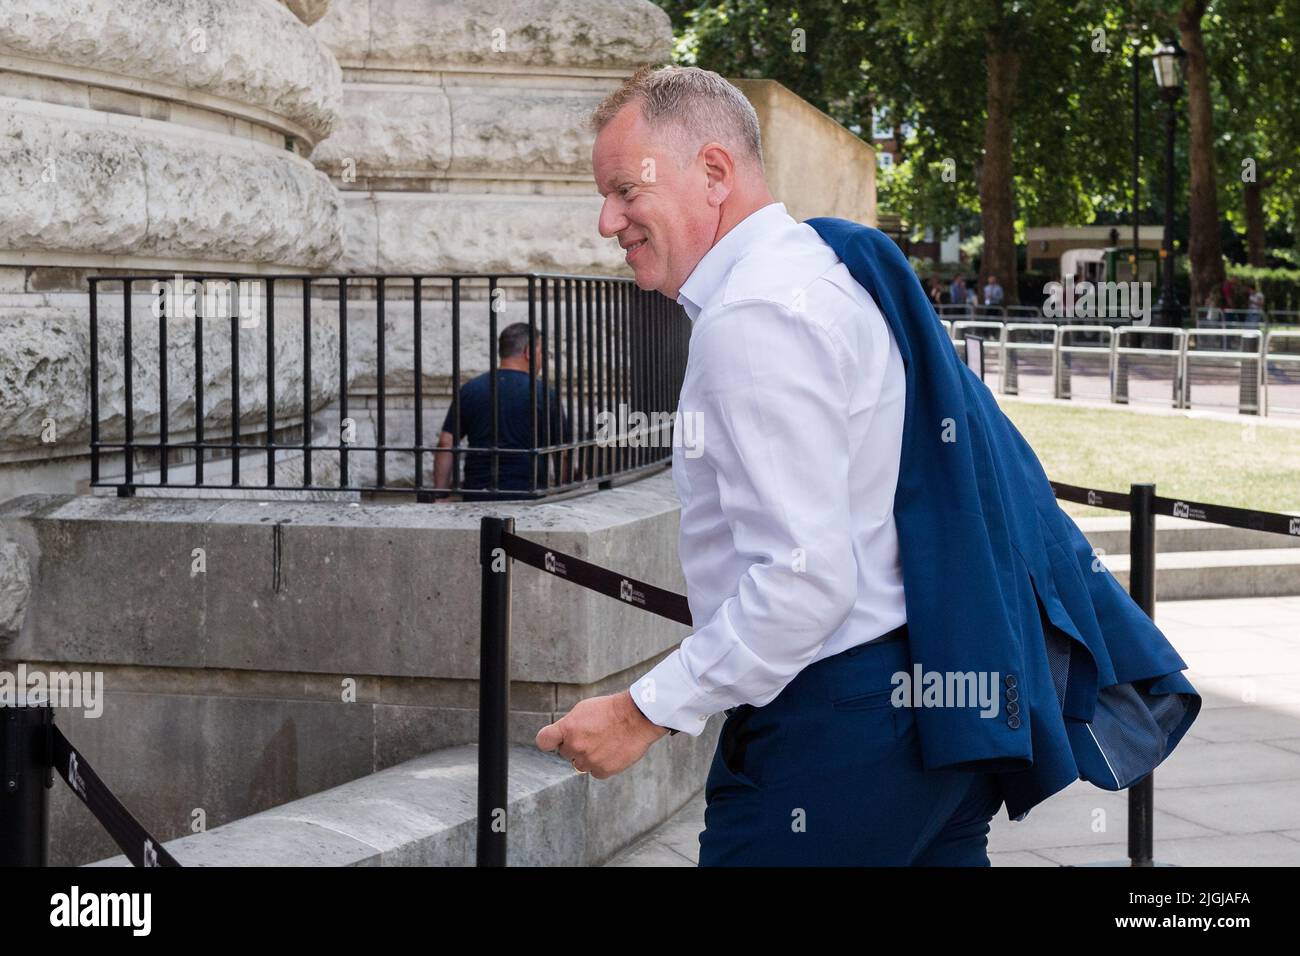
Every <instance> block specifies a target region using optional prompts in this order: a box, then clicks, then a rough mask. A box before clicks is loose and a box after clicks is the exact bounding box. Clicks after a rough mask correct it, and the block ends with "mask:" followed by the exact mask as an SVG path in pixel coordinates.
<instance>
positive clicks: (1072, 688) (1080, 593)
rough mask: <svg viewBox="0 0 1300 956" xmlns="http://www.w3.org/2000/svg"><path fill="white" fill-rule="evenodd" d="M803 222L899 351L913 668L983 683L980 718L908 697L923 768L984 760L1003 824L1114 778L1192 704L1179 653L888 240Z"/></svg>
mask: <svg viewBox="0 0 1300 956" xmlns="http://www.w3.org/2000/svg"><path fill="white" fill-rule="evenodd" d="M806 224H807V225H809V226H811V227H812V228H813V229H815V230H816V231H817V233H818V234H819V235H820V236H821V238H822V239H823V241H825V242H826V243H827V244H828V245H829V246H830V247H831V248H832V249H834V250H835V253H836V254H837V255H838V256H839V258H840V259H841V261H843V262H844V264H845V265H846V267H847V268H848V270H849V272H850V273H851V274H852V275H853V277H854V279H856V280H857V282H858V283H859V284H861V285H862V286H863V288H865V289H866V290H867V292H868V293H870V294H871V296H872V297H873V298H874V299H875V301H876V303H877V305H879V307H880V310H881V312H882V313H883V314H884V316H885V319H886V321H887V322H888V323H889V326H890V329H891V330H892V332H893V334H894V337H895V339H896V340H897V342H898V347H899V350H900V351H901V352H902V356H903V364H904V366H905V369H906V383H907V384H906V388H907V407H906V412H905V417H904V426H903V446H902V453H901V460H900V463H899V478H898V488H897V491H896V493H895V499H894V519H895V523H896V525H897V528H898V539H899V548H900V552H901V560H902V565H903V586H904V589H905V592H906V603H907V620H908V634H909V641H910V646H911V650H912V663H913V668H914V669H920V670H921V672H922V673H932V672H937V673H939V674H941V675H951V674H963V673H969V672H974V673H975V674H976V675H988V674H992V675H995V679H996V682H997V688H998V693H999V694H1000V700H999V701H998V707H997V713H996V714H995V715H993V716H991V717H990V716H984V714H986V713H987V709H985V708H981V707H980V706H979V705H978V704H972V705H971V706H941V707H919V708H918V709H917V714H916V726H917V731H918V734H919V736H920V743H921V751H922V756H923V759H924V762H925V766H926V768H927V769H932V770H938V769H942V768H956V769H963V770H978V771H983V772H993V773H997V774H998V779H999V782H1000V784H1001V787H1002V792H1003V796H1004V798H1005V800H1006V805H1007V815H1008V816H1009V817H1011V818H1013V819H1017V820H1019V819H1023V818H1024V816H1025V815H1026V814H1027V813H1028V812H1029V810H1030V809H1031V808H1032V807H1033V806H1035V805H1037V804H1038V803H1040V802H1042V801H1043V800H1045V799H1046V798H1047V797H1049V796H1051V795H1052V794H1053V793H1056V792H1057V791H1059V790H1061V789H1062V788H1064V787H1066V786H1068V785H1069V784H1070V783H1071V782H1073V781H1074V780H1076V779H1080V778H1081V779H1084V780H1087V781H1089V782H1091V783H1093V784H1095V785H1096V786H1098V787H1101V788H1103V789H1106V790H1121V789H1124V788H1126V787H1129V786H1131V785H1132V784H1134V783H1136V782H1137V781H1138V780H1140V779H1141V778H1142V777H1144V776H1146V775H1147V774H1148V773H1150V772H1151V771H1152V770H1154V769H1155V767H1156V766H1157V765H1159V764H1160V762H1161V761H1163V760H1164V759H1165V758H1166V757H1167V756H1169V754H1170V753H1171V752H1172V751H1173V749H1174V747H1175V746H1177V744H1178V742H1179V741H1180V740H1181V739H1182V737H1183V735H1184V734H1185V733H1186V732H1187V729H1188V728H1189V727H1190V726H1191V724H1192V721H1193V720H1195V719H1196V716H1197V714H1198V713H1199V712H1200V707H1201V697H1200V695H1199V694H1198V693H1197V692H1196V690H1195V688H1193V687H1192V685H1191V683H1190V682H1189V681H1188V680H1187V678H1186V677H1185V676H1184V675H1183V674H1182V671H1183V670H1184V669H1185V668H1186V664H1185V663H1184V662H1183V660H1182V658H1180V657H1179V656H1178V654H1177V652H1176V651H1175V650H1174V649H1173V647H1172V646H1171V645H1170V643H1169V641H1168V639H1167V638H1166V637H1165V636H1164V634H1162V633H1161V632H1160V630H1159V629H1158V628H1157V627H1156V626H1155V623H1154V622H1153V621H1152V620H1151V619H1150V618H1148V617H1147V616H1146V614H1145V613H1143V611H1142V609H1141V608H1139V607H1138V606H1137V604H1136V603H1134V601H1133V600H1132V598H1130V597H1129V595H1128V594H1127V592H1125V590H1124V589H1123V588H1122V587H1120V585H1119V583H1118V582H1117V581H1116V580H1115V578H1114V577H1113V576H1112V575H1111V574H1110V573H1109V571H1107V570H1106V568H1105V566H1104V565H1103V564H1102V562H1101V561H1100V560H1099V559H1098V558H1097V556H1096V555H1095V554H1094V553H1093V550H1092V547H1091V546H1090V545H1089V543H1088V541H1087V539H1086V538H1085V537H1084V535H1083V532H1082V531H1080V530H1079V527H1078V525H1076V524H1075V523H1074V521H1073V520H1072V519H1071V518H1070V517H1069V516H1068V515H1067V514H1065V512H1064V511H1062V510H1061V508H1060V506H1059V505H1058V504H1057V501H1056V497H1055V495H1054V494H1053V492H1052V488H1051V485H1050V484H1049V482H1048V479H1047V475H1046V474H1045V473H1044V472H1043V468H1042V465H1041V464H1040V463H1039V461H1038V458H1037V456H1035V454H1034V452H1033V450H1032V449H1031V448H1030V447H1029V444H1028V442H1026V441H1025V439H1024V437H1023V436H1021V434H1020V433H1019V432H1018V431H1017V430H1016V428H1015V426H1014V425H1012V423H1011V422H1010V420H1009V419H1008V418H1007V417H1006V415H1005V414H1004V413H1003V412H1002V410H1001V408H999V407H998V404H997V400H996V399H995V398H994V396H993V393H992V392H991V391H989V389H988V387H987V386H986V385H985V384H984V383H983V382H981V381H980V379H979V377H978V376H976V375H975V373H974V372H972V371H971V370H970V369H969V368H967V366H966V365H965V364H964V363H963V362H961V361H960V360H959V358H958V356H957V354H956V350H955V349H954V348H953V345H952V342H951V340H950V338H949V336H948V334H947V332H946V331H945V330H944V328H943V326H942V324H940V322H939V320H938V318H937V316H936V315H935V313H934V310H933V308H932V307H931V305H930V302H929V300H928V299H927V298H926V295H925V292H924V290H923V289H922V287H921V284H920V282H919V280H918V279H917V278H916V274H915V273H914V272H913V270H912V267H911V265H910V264H909V263H908V261H907V259H906V258H905V257H904V256H903V254H902V252H901V250H899V248H898V246H897V245H895V244H894V242H893V241H892V240H891V239H890V238H889V237H888V236H886V235H885V234H884V233H882V232H880V231H879V230H877V229H873V228H870V227H868V226H863V225H860V224H858V223H854V222H849V221H848V220H844V219H834V218H828V217H827V218H818V219H810V220H807V223H806Z"/></svg>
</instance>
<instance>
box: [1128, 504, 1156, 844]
mask: <svg viewBox="0 0 1300 956" xmlns="http://www.w3.org/2000/svg"><path fill="white" fill-rule="evenodd" d="M1155 497H1156V486H1155V485H1153V484H1134V485H1130V486H1129V502H1130V505H1129V549H1128V550H1129V572H1128V575H1129V577H1128V591H1129V596H1130V597H1132V598H1133V601H1134V603H1135V604H1137V606H1138V607H1140V608H1141V609H1142V610H1143V611H1144V612H1145V613H1146V615H1147V617H1149V618H1151V619H1152V620H1154V619H1155V616H1156V513H1155ZM1154 779H1155V773H1154V771H1153V772H1152V773H1149V774H1147V775H1146V776H1145V777H1143V778H1142V779H1141V780H1139V781H1138V782H1137V783H1135V784H1133V786H1131V787H1129V788H1128V855H1129V862H1130V865H1131V866H1142V867H1145V866H1154V865H1155V863H1154V861H1153V858H1152V857H1153V852H1154V848H1153V832H1152V825H1153V822H1154V817H1155V785H1154Z"/></svg>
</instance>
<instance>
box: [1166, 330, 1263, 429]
mask: <svg viewBox="0 0 1300 956" xmlns="http://www.w3.org/2000/svg"><path fill="white" fill-rule="evenodd" d="M1205 338H1214V339H1217V340H1220V341H1221V342H1222V346H1221V347H1219V348H1213V347H1211V348H1207V349H1197V348H1194V347H1193V346H1194V345H1195V343H1197V342H1199V341H1201V340H1202V339H1205ZM1232 339H1236V340H1237V341H1238V342H1240V346H1241V347H1240V348H1239V349H1237V350H1235V351H1234V350H1232V349H1229V348H1228V342H1229V341H1230V340H1232ZM1250 342H1254V343H1255V347H1254V349H1253V350H1252V349H1248V348H1247V345H1248V344H1249V343H1250ZM1263 350H1264V336H1263V333H1261V332H1260V331H1259V330H1258V329H1216V330H1214V331H1213V332H1209V331H1206V330H1205V329H1188V330H1187V335H1186V337H1185V338H1184V340H1183V395H1182V404H1181V406H1180V407H1181V408H1190V407H1191V405H1190V399H1191V390H1192V385H1191V381H1192V375H1191V366H1192V363H1193V362H1202V361H1206V360H1210V361H1219V362H1222V361H1231V362H1240V363H1241V384H1240V386H1239V392H1238V399H1237V408H1238V411H1240V412H1241V413H1242V414H1243V415H1251V414H1255V415H1258V414H1259V413H1260V398H1259V388H1260V374H1261V371H1262V369H1263V364H1264V363H1263Z"/></svg>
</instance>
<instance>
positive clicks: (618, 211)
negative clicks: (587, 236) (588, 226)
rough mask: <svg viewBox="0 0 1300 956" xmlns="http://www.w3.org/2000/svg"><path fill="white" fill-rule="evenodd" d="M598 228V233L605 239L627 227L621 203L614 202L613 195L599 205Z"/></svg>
mask: <svg viewBox="0 0 1300 956" xmlns="http://www.w3.org/2000/svg"><path fill="white" fill-rule="evenodd" d="M598 228H599V230H600V234H601V235H602V236H604V237H605V238H606V239H612V238H613V237H614V236H617V235H618V234H619V233H620V232H622V231H623V230H624V229H626V228H627V216H625V215H623V208H622V204H621V203H618V202H616V201H615V200H614V199H613V197H610V198H609V199H606V200H605V204H604V205H603V206H601V207H600V223H599V226H598Z"/></svg>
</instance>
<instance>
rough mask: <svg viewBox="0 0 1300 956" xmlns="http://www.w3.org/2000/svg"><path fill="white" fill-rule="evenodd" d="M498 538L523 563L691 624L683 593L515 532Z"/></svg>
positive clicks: (513, 556)
mask: <svg viewBox="0 0 1300 956" xmlns="http://www.w3.org/2000/svg"><path fill="white" fill-rule="evenodd" d="M501 541H502V544H503V545H504V547H505V550H506V553H507V554H509V555H510V556H511V557H512V558H517V559H519V560H520V561H522V562H524V564H530V565H532V566H533V567H535V568H538V569H539V570H542V571H545V572H546V573H547V574H554V575H555V576H556V577H561V578H564V579H566V580H568V581H572V582H573V583H574V584H580V585H582V586H583V587H584V588H587V589H588V590H591V591H598V592H600V593H601V594H605V595H608V596H609V597H612V598H618V599H619V600H620V601H623V602H625V603H627V604H631V605H633V606H635V607H639V608H640V609H641V610H643V611H649V612H650V613H651V614H657V615H659V616H660V617H666V618H668V620H670V621H676V622H677V623H678V624H685V625H686V626H687V627H690V626H691V608H690V605H689V604H688V603H687V601H686V596H685V595H682V594H676V593H674V592H672V591H665V590H664V589H663V588H660V587H655V586H654V585H653V584H647V583H645V582H644V581H638V580H636V578H630V577H628V576H627V575H625V574H619V573H618V572H617V571H611V570H609V569H608V568H602V567H601V566H600V565H598V564H592V563H591V562H590V561H584V560H583V559H582V558H576V557H574V556H573V555H571V554H562V553H560V552H558V551H556V550H555V549H554V548H547V547H544V546H542V545H540V544H537V543H536V542H534V541H529V540H528V539H527V538H521V537H519V536H518V535H516V534H511V533H509V532H506V533H504V534H502V536H501Z"/></svg>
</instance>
